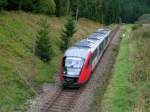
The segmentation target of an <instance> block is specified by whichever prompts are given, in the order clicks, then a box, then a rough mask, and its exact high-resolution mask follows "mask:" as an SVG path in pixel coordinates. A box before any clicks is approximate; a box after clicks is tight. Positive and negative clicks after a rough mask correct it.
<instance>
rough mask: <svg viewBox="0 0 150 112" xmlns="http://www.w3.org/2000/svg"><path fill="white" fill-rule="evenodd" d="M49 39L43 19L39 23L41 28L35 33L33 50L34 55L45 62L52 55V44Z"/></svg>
mask: <svg viewBox="0 0 150 112" xmlns="http://www.w3.org/2000/svg"><path fill="white" fill-rule="evenodd" d="M49 39H50V37H49V31H48V25H47V22H45V21H44V22H43V23H41V29H40V30H39V31H38V34H37V40H36V50H35V52H36V55H37V56H39V57H40V59H41V60H43V61H45V62H48V61H50V60H51V56H52V46H51V43H50V40H49Z"/></svg>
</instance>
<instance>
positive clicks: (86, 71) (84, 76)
mask: <svg viewBox="0 0 150 112" xmlns="http://www.w3.org/2000/svg"><path fill="white" fill-rule="evenodd" d="M91 57H92V53H91V52H89V54H88V57H87V59H86V60H85V63H84V65H83V68H82V71H81V74H80V78H79V80H78V84H82V83H85V82H86V81H87V80H88V79H89V77H90V74H91V71H92V63H91V64H90V65H88V62H89V60H90V58H91Z"/></svg>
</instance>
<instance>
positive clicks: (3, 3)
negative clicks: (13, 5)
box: [0, 0, 7, 10]
mask: <svg viewBox="0 0 150 112" xmlns="http://www.w3.org/2000/svg"><path fill="white" fill-rule="evenodd" d="M6 5H7V0H0V10H2V9H3V8H4V7H5V6H6Z"/></svg>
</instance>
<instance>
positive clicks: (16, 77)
mask: <svg viewBox="0 0 150 112" xmlns="http://www.w3.org/2000/svg"><path fill="white" fill-rule="evenodd" d="M45 18H47V20H48V24H49V31H50V35H51V40H52V47H53V52H54V54H53V58H52V61H51V62H50V63H47V64H46V63H43V62H42V61H41V60H39V59H38V58H37V57H36V59H35V60H36V64H35V69H34V70H33V62H32V40H33V37H34V36H35V35H36V32H37V30H38V29H39V24H38V23H39V21H41V19H45ZM65 22H66V18H65V17H62V18H56V17H48V16H44V15H35V14H31V13H25V12H3V13H0V112H12V111H13V110H15V109H22V110H25V109H26V107H27V106H26V104H25V102H26V100H27V99H29V98H31V97H32V96H33V95H35V93H34V92H33V90H32V87H31V86H29V85H28V84H27V82H26V80H28V81H29V82H30V83H31V84H33V87H34V88H38V87H39V86H41V85H42V84H43V83H48V82H53V79H52V77H53V76H54V75H55V74H58V72H59V63H60V58H61V56H62V53H61V52H60V50H59V48H58V45H57V42H58V40H59V37H60V32H61V29H62V27H63V25H64V23H65ZM99 27H100V24H99V23H95V22H92V21H90V20H88V19H84V18H82V19H80V20H79V23H78V25H77V29H78V31H77V32H76V34H75V35H74V37H73V39H72V43H74V42H75V41H77V40H80V39H81V38H83V37H84V36H86V35H88V34H90V33H91V32H93V31H95V30H96V29H97V28H99Z"/></svg>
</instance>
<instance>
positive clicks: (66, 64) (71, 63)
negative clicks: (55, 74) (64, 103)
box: [60, 48, 87, 87]
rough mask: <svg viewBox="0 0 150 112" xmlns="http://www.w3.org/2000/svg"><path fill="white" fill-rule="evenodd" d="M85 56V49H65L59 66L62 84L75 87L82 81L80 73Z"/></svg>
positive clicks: (82, 69)
mask: <svg viewBox="0 0 150 112" xmlns="http://www.w3.org/2000/svg"><path fill="white" fill-rule="evenodd" d="M86 57H87V50H86V49H78V48H70V49H68V50H67V51H66V53H65V55H64V57H63V59H62V63H61V67H60V80H61V81H62V84H63V86H65V87H76V86H79V85H80V84H81V83H82V82H83V81H84V79H83V78H82V79H81V74H82V72H83V71H84V65H85V64H84V63H85V61H86ZM82 77H85V76H82Z"/></svg>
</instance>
